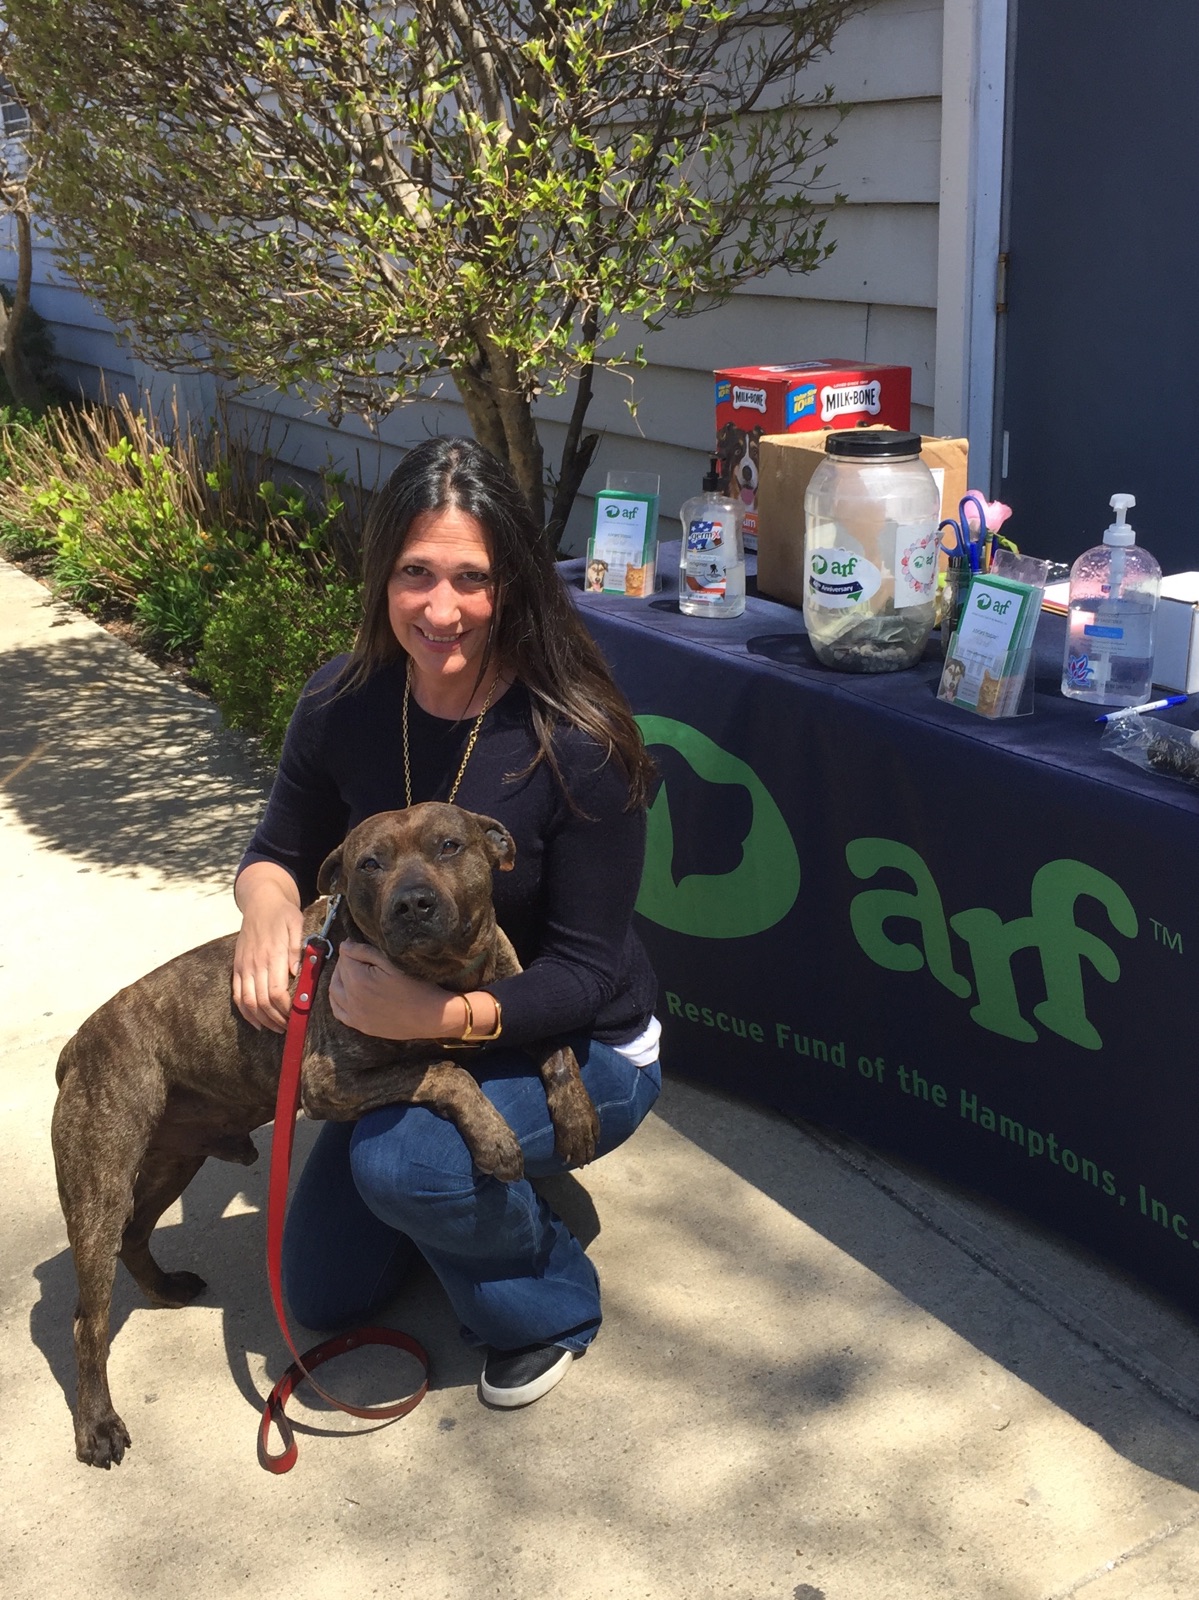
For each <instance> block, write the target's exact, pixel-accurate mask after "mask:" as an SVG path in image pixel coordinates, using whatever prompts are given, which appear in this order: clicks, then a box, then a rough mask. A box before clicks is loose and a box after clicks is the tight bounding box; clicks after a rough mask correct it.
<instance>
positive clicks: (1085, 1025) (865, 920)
mask: <svg viewBox="0 0 1199 1600" xmlns="http://www.w3.org/2000/svg"><path fill="white" fill-rule="evenodd" d="M845 859H846V861H847V862H848V863H849V869H850V871H851V872H852V873H853V874H854V876H855V877H857V878H863V879H865V878H873V877H875V876H876V875H877V874H878V873H879V872H881V871H882V870H883V869H884V868H886V867H893V868H897V869H898V870H899V871H900V872H903V873H905V874H906V875H907V877H908V878H910V880H911V884H912V887H911V888H910V889H866V890H863V891H862V893H860V894H857V895H855V896H854V899H853V902H852V904H851V905H850V908H849V920H850V923H851V925H852V927H853V931H854V937H855V938H856V939H857V941H858V944H859V945H860V946H861V948H862V949H863V951H865V953H866V955H868V956H869V957H870V959H871V961H873V962H875V963H876V965H878V966H880V967H886V968H887V969H888V970H889V971H891V972H919V971H920V969H921V968H922V967H923V966H924V965H925V963H926V962H927V964H928V969H929V971H930V972H931V974H932V975H933V977H934V978H936V980H937V982H938V983H940V984H942V985H944V987H945V988H946V989H948V990H949V991H950V993H951V994H955V995H957V996H958V997H959V998H961V999H963V1000H964V999H966V998H967V997H968V996H969V995H970V994H971V992H972V987H973V989H974V990H977V994H978V999H977V1002H976V1003H975V1005H973V1006H972V1007H971V1009H970V1015H971V1016H972V1017H973V1018H974V1020H975V1022H977V1023H978V1025H979V1027H980V1028H986V1029H988V1030H989V1031H990V1032H991V1033H1000V1034H1003V1035H1004V1036H1005V1037H1006V1038H1008V1039H1019V1040H1021V1041H1023V1042H1025V1043H1032V1042H1033V1041H1034V1040H1035V1039H1036V1038H1037V1030H1036V1029H1035V1028H1034V1027H1033V1025H1032V1023H1031V1022H1029V1021H1028V1020H1027V1018H1026V1017H1025V1016H1024V1015H1023V1013H1022V1012H1021V1010H1020V1001H1019V997H1018V996H1017V994H1016V983H1015V978H1014V976H1013V974H1012V957H1013V956H1014V955H1015V954H1016V952H1017V951H1019V950H1036V951H1037V953H1038V955H1039V956H1040V958H1041V971H1042V973H1043V975H1044V980H1045V998H1044V1000H1042V1001H1041V1002H1040V1004H1039V1005H1036V1006H1034V1007H1033V1016H1034V1017H1036V1019H1037V1021H1038V1022H1040V1023H1043V1024H1044V1026H1045V1027H1046V1028H1048V1029H1049V1030H1050V1031H1051V1032H1052V1033H1056V1034H1059V1035H1060V1036H1061V1037H1062V1038H1063V1039H1069V1040H1070V1041H1071V1042H1072V1043H1073V1044H1077V1045H1081V1046H1082V1048H1083V1049H1084V1050H1100V1049H1102V1048H1103V1040H1102V1038H1101V1037H1100V1036H1099V1032H1098V1030H1097V1029H1096V1028H1095V1027H1094V1025H1093V1024H1092V1023H1091V1022H1090V1021H1089V1019H1088V1017H1087V1011H1086V993H1085V991H1084V989H1083V973H1082V964H1083V962H1084V961H1087V962H1089V963H1090V965H1091V966H1092V967H1094V969H1095V971H1096V972H1097V973H1098V974H1099V976H1100V977H1101V978H1104V979H1106V981H1107V982H1108V983H1115V981H1116V979H1117V978H1118V977H1119V976H1120V962H1119V958H1118V957H1117V955H1116V953H1115V951H1114V950H1113V949H1112V948H1111V946H1110V945H1108V944H1105V943H1104V941H1103V940H1102V939H1100V938H1099V937H1098V936H1097V935H1096V934H1093V933H1088V932H1087V931H1086V929H1085V928H1080V927H1079V926H1078V923H1077V921H1076V920H1075V915H1074V908H1075V905H1076V903H1077V902H1078V900H1079V899H1080V898H1081V897H1082V896H1084V895H1085V896H1088V897H1089V898H1090V899H1092V900H1097V901H1098V902H1099V904H1100V905H1101V906H1102V907H1103V909H1104V910H1105V911H1106V912H1107V915H1108V917H1109V919H1110V920H1111V924H1112V926H1113V927H1114V928H1115V930H1116V932H1117V933H1121V934H1123V935H1124V936H1125V938H1128V939H1134V938H1135V937H1136V934H1137V926H1138V924H1137V914H1136V912H1135V911H1134V909H1133V906H1132V902H1131V901H1130V900H1129V898H1128V896H1127V895H1126V894H1125V893H1124V890H1123V889H1121V887H1120V885H1119V884H1118V883H1116V882H1115V881H1114V879H1112V878H1109V877H1107V875H1106V874H1105V873H1102V872H1099V871H1098V870H1097V869H1096V868H1095V867H1089V866H1087V865H1086V864H1085V862H1082V861H1071V860H1062V861H1048V862H1046V863H1045V865H1044V866H1043V867H1041V868H1040V870H1039V871H1038V872H1037V873H1036V874H1035V876H1034V877H1033V880H1032V890H1031V896H1030V899H1031V915H1030V916H1027V917H1015V918H1013V920H1012V921H1011V922H1003V921H1001V920H1000V918H999V916H998V915H997V914H996V913H995V912H994V911H990V910H988V909H987V908H986V907H984V906H977V907H974V908H973V909H971V910H969V911H959V912H958V913H957V915H956V916H953V917H950V918H949V920H948V922H946V918H945V909H944V906H943V905H942V903H941V894H940V891H939V890H938V888H937V885H936V883H935V882H934V881H933V876H932V873H931V872H930V871H929V870H928V867H927V866H926V865H925V864H924V861H923V860H922V859H921V857H920V856H918V855H917V854H916V852H915V851H914V850H912V849H910V848H909V846H907V845H904V844H899V843H898V842H897V841H896V840H894V839H853V840H851V841H850V843H849V844H848V845H847V846H846V850H845ZM891 919H897V920H898V919H902V920H903V921H905V922H907V923H915V924H916V926H917V927H918V928H919V929H920V934H921V942H920V943H919V944H912V943H898V942H896V941H895V940H893V939H892V938H890V937H889V936H888V933H887V923H888V921H889V920H891ZM950 928H952V929H953V931H954V932H955V933H956V934H959V935H960V936H961V938H962V939H964V940H965V942H966V944H967V946H968V948H969V951H970V961H971V965H972V967H973V971H974V984H973V986H972V985H971V983H970V980H969V979H968V978H966V977H964V976H963V975H962V974H961V973H960V972H958V971H957V969H956V968H955V966H954V964H953V952H952V950H951V948H950V939H949V929H950Z"/></svg>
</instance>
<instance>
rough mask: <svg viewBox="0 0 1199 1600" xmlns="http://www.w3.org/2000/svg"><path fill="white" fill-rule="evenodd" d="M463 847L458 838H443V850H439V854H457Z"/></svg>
mask: <svg viewBox="0 0 1199 1600" xmlns="http://www.w3.org/2000/svg"><path fill="white" fill-rule="evenodd" d="M461 848H462V845H461V844H460V842H459V841H458V840H457V839H443V840H442V841H441V850H440V851H439V854H440V855H443V856H456V855H457V854H458V852H459V850H461Z"/></svg>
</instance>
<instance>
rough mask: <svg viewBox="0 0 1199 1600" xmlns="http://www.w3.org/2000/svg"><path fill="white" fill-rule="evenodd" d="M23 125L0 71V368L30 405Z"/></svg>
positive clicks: (28, 220)
mask: <svg viewBox="0 0 1199 1600" xmlns="http://www.w3.org/2000/svg"><path fill="white" fill-rule="evenodd" d="M4 47H5V30H4V27H3V25H2V24H0V62H2V61H3V59H4V53H5V48H4ZM28 130H29V118H28V116H27V115H26V112H25V108H24V107H23V106H22V105H21V104H20V102H19V101H18V100H17V99H16V97H15V95H14V93H13V89H12V86H11V84H10V83H9V82H8V80H7V79H6V78H5V77H4V76H3V74H2V72H0V217H7V218H8V221H9V226H10V228H11V237H12V249H13V254H14V255H15V257H16V264H17V272H16V281H15V283H14V284H13V286H12V289H11V290H9V289H8V288H0V372H3V374H4V382H5V385H6V387H7V389H8V395H9V398H10V399H11V401H12V403H13V404H14V405H16V406H23V407H25V408H26V409H28V410H30V411H36V410H37V409H38V408H39V407H40V406H41V404H42V401H43V392H42V384H41V382H40V380H39V375H38V373H36V372H35V371H34V366H33V363H32V362H31V361H30V358H29V349H28V346H29V335H30V329H31V322H32V321H33V318H32V307H31V304H30V291H31V288H32V285H33V225H32V217H31V210H30V204H29V183H30V178H31V177H32V175H33V168H32V164H31V160H30V155H29V152H28V150H27V149H26V147H25V135H26V134H27V133H28Z"/></svg>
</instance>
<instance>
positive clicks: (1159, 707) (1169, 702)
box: [1095, 694, 1187, 722]
mask: <svg viewBox="0 0 1199 1600" xmlns="http://www.w3.org/2000/svg"><path fill="white" fill-rule="evenodd" d="M1186 698H1187V696H1186V695H1185V694H1168V695H1167V696H1166V697H1165V699H1164V700H1149V701H1146V703H1145V704H1144V705H1143V706H1122V707H1121V708H1120V710H1119V711H1106V712H1104V714H1103V716H1101V717H1096V718H1095V721H1096V722H1111V721H1112V719H1113V718H1114V717H1128V716H1131V715H1132V714H1133V712H1136V711H1164V710H1165V709H1166V707H1167V706H1180V705H1181V704H1182V703H1183V701H1184V700H1185V699H1186Z"/></svg>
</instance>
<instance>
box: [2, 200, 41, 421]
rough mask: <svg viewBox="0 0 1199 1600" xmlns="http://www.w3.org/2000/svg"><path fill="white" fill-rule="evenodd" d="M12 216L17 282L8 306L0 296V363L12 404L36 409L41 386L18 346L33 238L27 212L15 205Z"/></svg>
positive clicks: (26, 302)
mask: <svg viewBox="0 0 1199 1600" xmlns="http://www.w3.org/2000/svg"><path fill="white" fill-rule="evenodd" d="M12 216H13V219H14V221H15V223H16V229H17V286H16V289H15V291H14V293H13V302H12V305H11V307H9V306H6V305H5V304H4V302H3V300H0V366H2V367H3V369H4V377H5V379H6V381H7V383H8V388H9V393H10V394H11V395H12V398H13V404H14V405H18V406H26V407H28V408H29V409H30V410H31V411H35V410H37V409H38V408H39V407H40V406H41V403H42V391H41V386H40V385H39V384H38V383H37V382H36V381H35V379H34V377H33V374H32V373H31V372H30V370H29V364H28V362H27V361H26V360H25V355H24V352H23V351H22V349H21V333H22V330H23V328H24V324H25V318H26V315H27V314H28V311H29V291H30V286H31V285H32V283H33V239H32V234H31V231H30V226H29V214H28V213H27V212H26V211H23V210H21V209H20V208H17V209H15V210H14V211H13V212H12Z"/></svg>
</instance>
